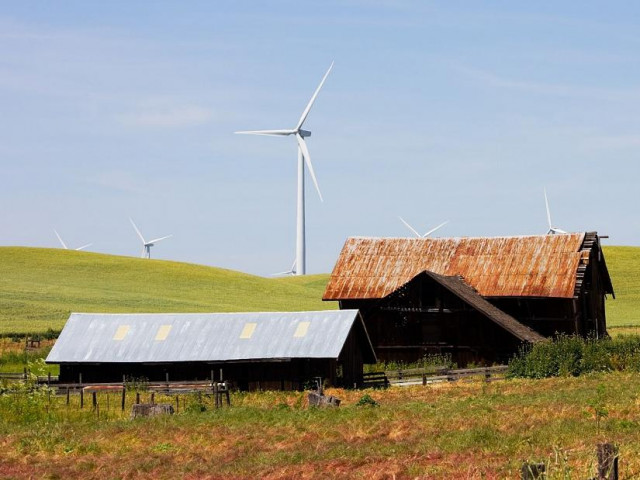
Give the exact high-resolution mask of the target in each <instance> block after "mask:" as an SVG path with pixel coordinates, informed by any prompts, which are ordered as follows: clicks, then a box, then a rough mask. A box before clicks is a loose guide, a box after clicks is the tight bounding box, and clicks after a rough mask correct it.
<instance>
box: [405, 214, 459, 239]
mask: <svg viewBox="0 0 640 480" xmlns="http://www.w3.org/2000/svg"><path fill="white" fill-rule="evenodd" d="M398 218H399V219H400V221H401V222H402V223H404V224H405V225H406V227H407V228H408V229H409V230H411V231H412V232H413V233H414V234H415V235H416V237H418V238H427V237H428V236H429V235H431V234H432V233H433V232H435V231H436V230H438V229H439V228H440V227H444V226H445V225H446V224H447V223H449V220H447V221H446V222H442V223H441V224H440V225H438V226H437V227H434V228H432V229H431V230H429V231H428V232H427V233H425V234H424V235H420V234H419V233H418V231H417V230H416V229H415V228H413V227H412V226H411V225H409V224H408V223H407V222H406V221H405V220H404V218H402V217H398Z"/></svg>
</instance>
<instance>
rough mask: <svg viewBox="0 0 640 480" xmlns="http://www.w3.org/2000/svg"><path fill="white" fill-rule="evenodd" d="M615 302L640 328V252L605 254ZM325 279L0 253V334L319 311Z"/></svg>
mask: <svg viewBox="0 0 640 480" xmlns="http://www.w3.org/2000/svg"><path fill="white" fill-rule="evenodd" d="M605 256H606V260H607V265H608V267H609V270H610V272H611V276H612V278H613V284H614V289H615V291H616V299H615V300H613V299H609V300H608V301H607V316H608V323H609V325H610V326H611V327H614V329H613V330H620V331H622V330H628V329H623V328H621V327H637V326H640V308H639V307H640V247H605ZM327 280H328V275H326V274H325V275H310V276H305V277H287V278H262V277H257V276H253V275H247V274H244V273H239V272H234V271H231V270H224V269H219V268H213V267H205V266H201V265H192V264H186V263H179V262H168V261H162V260H152V261H149V260H145V259H139V258H131V257H120V256H113V255H103V254H98V253H90V252H76V251H70V250H60V249H43V248H24V247H2V248H0V334H7V333H14V332H15V333H27V332H44V331H46V330H47V329H48V328H52V329H54V330H59V329H61V328H62V326H63V325H64V322H65V320H66V319H67V317H68V316H69V313H70V312H74V311H75V312H229V311H260V310H264V311H276V310H288V311H292V310H323V309H334V308H337V304H336V302H323V301H322V300H321V297H322V293H323V291H324V288H325V285H326V283H327Z"/></svg>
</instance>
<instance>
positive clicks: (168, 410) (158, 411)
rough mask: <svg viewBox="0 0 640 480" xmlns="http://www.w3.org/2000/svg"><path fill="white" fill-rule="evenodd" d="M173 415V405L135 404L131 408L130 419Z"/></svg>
mask: <svg viewBox="0 0 640 480" xmlns="http://www.w3.org/2000/svg"><path fill="white" fill-rule="evenodd" d="M173 413H174V410H173V405H170V404H168V403H156V404H151V403H136V404H134V405H132V406H131V418H137V417H153V416H156V415H172V414H173Z"/></svg>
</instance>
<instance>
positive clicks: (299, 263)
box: [235, 62, 333, 275]
mask: <svg viewBox="0 0 640 480" xmlns="http://www.w3.org/2000/svg"><path fill="white" fill-rule="evenodd" d="M332 68H333V62H331V66H329V70H327V73H325V74H324V77H322V81H321V82H320V85H318V88H316V91H315V92H313V95H312V97H311V100H309V103H308V104H307V106H306V108H305V109H304V110H303V111H302V115H301V116H300V120H298V123H297V124H296V126H295V127H294V128H291V129H288V130H248V131H241V132H235V133H241V134H247V135H268V136H276V137H279V136H283V137H286V136H289V135H294V136H295V137H296V142H297V143H298V196H297V221H296V261H295V262H294V265H295V267H296V268H295V271H293V267H292V269H291V270H292V273H293V274H295V275H304V274H305V273H306V241H305V216H304V203H305V200H304V165H305V163H306V164H307V168H308V169H309V174H310V175H311V180H313V184H314V185H315V187H316V191H317V192H318V196H319V197H320V201H323V200H322V193H320V187H319V186H318V181H317V180H316V175H315V173H314V172H313V165H312V164H311V156H310V155H309V149H308V148H307V143H306V142H305V140H304V139H305V138H307V137H310V136H311V132H310V131H308V130H303V129H302V125H304V122H305V120H306V119H307V116H308V115H309V112H310V111H311V107H312V106H313V103H314V102H315V101H316V98H317V97H318V93H320V89H321V88H322V86H323V85H324V82H325V80H326V79H327V77H328V76H329V73H330V72H331V69H332Z"/></svg>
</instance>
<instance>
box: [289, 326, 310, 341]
mask: <svg viewBox="0 0 640 480" xmlns="http://www.w3.org/2000/svg"><path fill="white" fill-rule="evenodd" d="M310 324H311V322H300V323H299V324H298V326H297V327H296V331H295V332H294V333H293V337H294V338H300V337H304V336H305V335H306V334H307V331H308V330H309V325H310Z"/></svg>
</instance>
